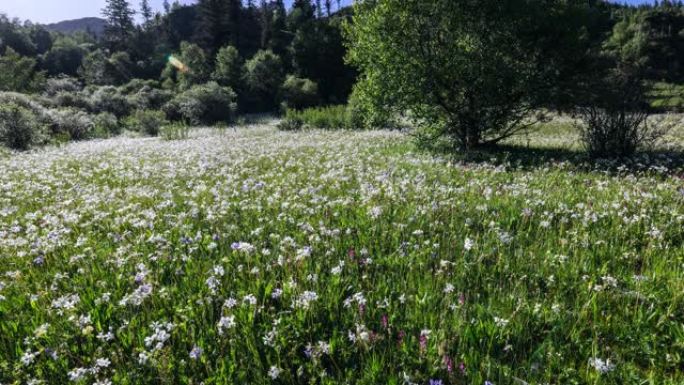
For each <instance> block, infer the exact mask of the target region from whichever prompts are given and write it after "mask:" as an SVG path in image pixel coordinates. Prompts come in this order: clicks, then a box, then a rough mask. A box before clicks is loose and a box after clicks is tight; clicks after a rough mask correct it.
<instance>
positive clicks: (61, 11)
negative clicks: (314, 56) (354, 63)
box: [0, 0, 351, 24]
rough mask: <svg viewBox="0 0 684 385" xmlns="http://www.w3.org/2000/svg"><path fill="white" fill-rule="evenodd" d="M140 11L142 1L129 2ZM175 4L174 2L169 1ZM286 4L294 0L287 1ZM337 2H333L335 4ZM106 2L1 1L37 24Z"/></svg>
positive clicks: (95, 10) (188, 0)
mask: <svg viewBox="0 0 684 385" xmlns="http://www.w3.org/2000/svg"><path fill="white" fill-rule="evenodd" d="M179 1H180V3H181V4H192V3H194V2H195V0H179ZM129 2H130V3H131V5H133V7H134V8H136V9H138V8H139V4H140V0H129ZM163 2H164V0H150V5H152V7H153V8H154V9H155V10H161V9H162V3H163ZM169 2H170V3H173V0H169ZM285 3H286V4H288V5H289V4H290V3H292V0H285ZM335 3H336V2H335V1H333V4H335ZM342 3H343V4H350V3H351V0H344V1H343V2H342ZM104 4H105V0H0V13H4V14H6V15H7V16H9V17H11V18H14V17H18V18H19V19H21V20H27V19H28V20H31V21H33V22H35V23H43V24H48V23H55V22H58V21H62V20H71V19H79V18H81V17H99V16H100V14H101V11H102V8H104Z"/></svg>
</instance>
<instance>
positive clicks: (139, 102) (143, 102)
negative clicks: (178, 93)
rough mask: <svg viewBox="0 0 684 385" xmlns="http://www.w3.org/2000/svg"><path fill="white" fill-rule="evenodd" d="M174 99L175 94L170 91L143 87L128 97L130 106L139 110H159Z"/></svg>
mask: <svg viewBox="0 0 684 385" xmlns="http://www.w3.org/2000/svg"><path fill="white" fill-rule="evenodd" d="M171 98H173V93H172V92H171V91H168V90H160V89H157V88H152V87H150V86H148V85H145V86H143V87H142V88H140V89H139V90H137V91H136V92H135V93H134V94H132V95H130V96H128V98H127V99H128V102H129V104H131V105H133V106H134V107H135V108H136V109H139V110H158V109H160V108H161V107H162V106H163V105H164V104H166V103H168V102H169V100H171Z"/></svg>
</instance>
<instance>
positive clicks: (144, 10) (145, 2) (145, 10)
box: [140, 0, 152, 25]
mask: <svg viewBox="0 0 684 385" xmlns="http://www.w3.org/2000/svg"><path fill="white" fill-rule="evenodd" d="M140 15H141V16H142V17H143V20H144V21H145V25H149V24H150V21H152V8H151V7H150V2H149V0H142V1H141V2H140Z"/></svg>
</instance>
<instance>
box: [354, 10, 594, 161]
mask: <svg viewBox="0 0 684 385" xmlns="http://www.w3.org/2000/svg"><path fill="white" fill-rule="evenodd" d="M355 7H356V8H355V15H354V22H353V24H350V27H349V30H348V32H349V33H348V38H349V43H348V47H349V51H350V53H349V59H350V61H351V62H352V63H354V64H356V65H357V66H358V68H359V69H360V70H361V71H362V72H363V75H362V79H363V81H362V82H361V83H360V85H359V86H358V90H359V91H358V92H361V93H362V95H363V96H364V97H366V99H369V100H371V101H372V103H370V106H371V107H370V110H371V111H372V110H374V109H376V108H382V107H384V106H388V105H389V106H391V107H394V108H395V110H396V111H398V112H403V111H409V110H410V111H411V113H412V116H413V117H414V118H415V120H416V123H418V124H420V125H422V126H423V127H424V128H425V129H426V130H427V132H428V135H429V136H428V137H432V138H437V137H445V138H447V139H449V140H451V142H452V143H453V144H454V147H455V148H456V147H460V148H463V149H467V150H469V149H472V148H474V147H477V146H480V145H483V144H495V143H497V142H499V141H501V140H503V139H505V138H507V137H509V136H511V135H513V134H515V133H518V132H520V130H521V129H524V128H525V124H526V119H527V118H529V117H530V116H531V113H532V112H533V111H536V110H537V109H538V107H540V105H543V103H548V100H549V98H551V97H554V95H553V93H552V92H549V90H552V89H553V90H555V88H554V85H555V84H556V83H557V77H558V72H557V68H556V66H555V64H556V63H560V62H573V61H574V60H577V59H576V58H577V57H581V56H582V54H583V52H585V51H586V49H583V48H584V47H582V44H579V43H578V42H577V41H579V40H580V39H581V36H582V25H583V23H579V22H580V21H582V18H580V17H576V16H575V14H576V13H577V14H580V15H581V14H584V12H583V11H584V8H585V7H587V2H586V1H584V0H537V1H530V0H508V1H505V2H502V1H500V0H432V1H430V2H426V1H423V0H377V1H367V2H358V3H356V6H355ZM575 22H578V24H579V25H574V24H573V23H575ZM550 37H553V40H552V39H551V38H550ZM559 47H560V48H559ZM570 48H572V49H570ZM561 54H562V57H561V58H560V59H562V60H555V59H556V57H557V56H559V55H561ZM372 115H373V114H370V116H372Z"/></svg>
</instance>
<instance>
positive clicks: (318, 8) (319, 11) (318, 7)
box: [316, 0, 323, 19]
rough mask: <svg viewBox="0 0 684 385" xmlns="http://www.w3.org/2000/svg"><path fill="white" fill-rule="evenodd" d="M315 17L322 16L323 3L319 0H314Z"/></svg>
mask: <svg viewBox="0 0 684 385" xmlns="http://www.w3.org/2000/svg"><path fill="white" fill-rule="evenodd" d="M316 17H318V18H319V19H320V18H322V17H323V5H322V4H321V0H316Z"/></svg>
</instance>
